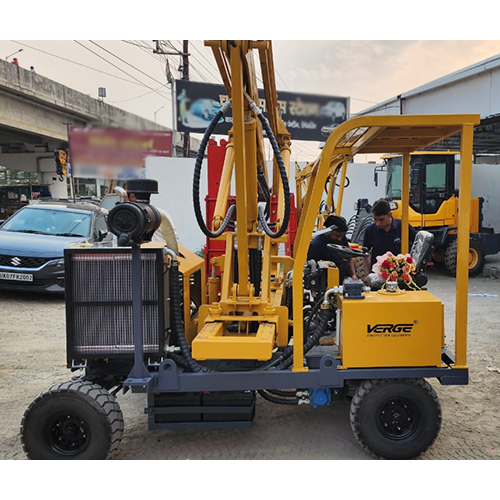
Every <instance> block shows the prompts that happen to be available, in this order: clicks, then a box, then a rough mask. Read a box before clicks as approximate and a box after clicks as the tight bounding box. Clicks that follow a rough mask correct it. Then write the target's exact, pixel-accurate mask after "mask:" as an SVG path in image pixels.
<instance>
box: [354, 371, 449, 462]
mask: <svg viewBox="0 0 500 500" xmlns="http://www.w3.org/2000/svg"><path fill="white" fill-rule="evenodd" d="M401 398H403V399H404V400H406V401H409V402H410V403H411V406H413V415H414V417H415V424H414V428H413V429H412V430H411V432H409V435H407V436H399V438H398V439H396V438H393V437H388V436H386V435H384V433H383V432H382V431H381V424H380V420H381V410H382V408H384V407H385V405H387V404H388V402H390V401H394V400H395V399H401ZM441 422H442V414H441V404H440V402H439V399H438V397H437V394H436V392H435V391H434V389H433V388H432V387H431V386H430V385H429V383H428V382H426V381H425V380H424V379H394V380H387V379H385V380H364V381H363V383H362V384H361V385H360V386H359V387H358V390H357V392H356V394H355V396H354V398H353V399H352V402H351V410H350V423H351V429H352V431H353V433H354V436H355V437H356V439H357V441H358V442H359V444H360V445H361V446H362V448H363V449H364V450H365V451H367V452H369V453H371V454H372V455H374V456H375V457H377V458H385V459H391V460H402V459H412V458H416V457H418V456H419V455H420V454H422V453H423V452H424V451H425V450H427V449H428V448H429V447H430V446H431V445H432V444H433V443H434V441H435V439H436V438H437V436H438V434H439V431H440V429H441Z"/></svg>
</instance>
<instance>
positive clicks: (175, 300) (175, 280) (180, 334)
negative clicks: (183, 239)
mask: <svg viewBox="0 0 500 500" xmlns="http://www.w3.org/2000/svg"><path fill="white" fill-rule="evenodd" d="M179 278H180V272H179V262H178V261H177V259H172V264H171V266H170V300H171V301H172V321H173V329H174V332H175V335H176V338H177V342H179V346H180V348H181V352H182V354H183V356H184V360H185V364H186V365H187V366H188V367H189V369H190V370H191V371H193V372H209V371H211V370H209V369H208V368H205V367H204V366H202V365H200V364H198V363H197V362H196V361H195V360H194V359H193V358H192V357H191V351H190V349H189V346H188V345H187V342H186V334H185V332H184V323H183V321H182V309H181V300H180V291H179ZM174 361H175V359H174ZM176 362H177V361H176Z"/></svg>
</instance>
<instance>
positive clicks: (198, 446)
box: [0, 258, 500, 460]
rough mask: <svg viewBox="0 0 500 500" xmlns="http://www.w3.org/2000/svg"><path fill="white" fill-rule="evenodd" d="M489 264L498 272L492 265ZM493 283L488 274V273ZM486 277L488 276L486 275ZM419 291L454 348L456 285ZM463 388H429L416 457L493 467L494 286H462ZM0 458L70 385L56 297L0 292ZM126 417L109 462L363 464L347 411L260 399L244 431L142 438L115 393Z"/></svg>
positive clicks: (141, 425) (499, 394) (497, 367)
mask: <svg viewBox="0 0 500 500" xmlns="http://www.w3.org/2000/svg"><path fill="white" fill-rule="evenodd" d="M490 263H492V264H493V265H497V266H498V267H499V268H500V265H499V264H500V258H495V259H493V262H491V259H490ZM492 274H493V276H494V275H497V273H492ZM490 276H491V273H490ZM428 289H429V290H430V291H431V292H432V293H434V294H435V295H436V296H437V297H439V298H440V299H441V300H442V301H443V302H444V304H445V324H446V325H445V326H446V332H447V342H448V344H449V345H450V346H451V347H453V335H454V334H453V331H454V321H455V280H454V279H453V278H451V277H449V276H446V275H444V274H443V273H440V272H439V271H436V270H434V271H431V272H430V273H429V284H428ZM469 293H470V294H471V295H470V296H469V335H468V364H469V367H470V382H469V385H467V386H441V385H440V384H439V382H438V381H436V380H431V381H430V382H431V384H432V385H433V387H434V388H435V389H436V391H437V393H438V395H439V398H440V401H441V405H442V409H443V426H442V429H441V433H440V435H439V437H438V439H437V440H436V442H435V443H434V445H433V446H432V448H430V449H429V450H428V451H427V452H426V453H425V454H424V455H423V456H421V459H423V460H438V459H439V460H450V459H451V460H489V459H494V460H498V459H500V417H499V415H500V349H499V348H498V342H499V335H500V307H499V306H500V298H499V295H500V280H499V279H497V278H494V277H485V276H482V277H477V278H472V279H471V280H470V282H469ZM0 345H1V350H0V422H1V424H2V425H1V427H0V459H2V460H24V459H25V458H26V457H25V455H24V453H23V450H22V447H21V443H20V439H19V428H20V423H21V418H22V416H23V413H24V411H25V410H26V408H27V407H28V405H29V404H30V403H31V401H32V400H33V399H34V398H35V397H36V396H37V395H38V394H39V393H40V392H41V391H43V390H45V389H47V388H49V387H50V386H51V385H53V384H55V383H56V382H63V381H66V380H69V379H70V378H71V376H72V374H71V372H70V371H69V370H67V369H66V367H65V366H64V362H65V307H64V299H63V298H62V297H54V296H46V295H35V294H16V293H5V292H0ZM118 402H119V404H120V406H121V408H122V411H123V414H124V419H125V432H124V438H123V441H122V443H121V446H120V450H119V452H118V455H117V456H116V459H117V460H137V459H143V460H158V459H160V460H163V459H176V460H180V459H191V460H193V459H198V460H219V459H223V460H238V459H247V460H248V459H262V460H264V459H273V460H274V459H280V460H293V459H301V460H319V459H327V460H368V459H372V458H371V457H370V456H368V455H367V454H366V453H365V452H364V451H363V450H362V449H361V447H360V446H359V445H358V443H357V442H356V440H355V438H354V435H353V434H352V431H351V429H350V426H349V403H348V402H345V403H337V404H335V405H334V406H331V407H322V408H318V409H314V408H312V407H309V406H300V407H288V406H281V405H273V404H272V403H269V402H267V401H265V400H263V399H262V398H260V397H259V399H258V401H257V409H256V417H255V420H254V424H253V427H252V428H250V429H238V430H206V431H203V430H186V431H154V432H150V431H148V427H147V425H148V424H147V417H146V415H144V407H145V406H146V399H145V396H144V395H141V394H130V393H127V394H125V395H121V394H119V395H118Z"/></svg>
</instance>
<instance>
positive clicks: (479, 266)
mask: <svg viewBox="0 0 500 500" xmlns="http://www.w3.org/2000/svg"><path fill="white" fill-rule="evenodd" d="M457 246H458V243H457V240H454V241H452V242H451V243H450V244H449V245H448V246H447V247H446V250H445V254H444V265H445V267H446V269H447V270H448V272H450V273H451V274H452V275H453V276H455V275H456V274H457ZM471 258H472V259H473V262H472V264H471V263H469V276H477V275H478V274H481V272H482V271H483V268H484V262H485V249H484V247H483V245H482V243H481V242H480V241H479V240H476V239H474V238H470V240H469V260H470V259H471ZM471 266H472V267H471Z"/></svg>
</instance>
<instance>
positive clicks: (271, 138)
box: [249, 99, 291, 239]
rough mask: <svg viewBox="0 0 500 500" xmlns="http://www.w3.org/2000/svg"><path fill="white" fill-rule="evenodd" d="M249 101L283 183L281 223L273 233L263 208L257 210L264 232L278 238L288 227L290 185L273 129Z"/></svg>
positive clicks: (257, 108) (258, 109) (256, 107)
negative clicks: (264, 133)
mask: <svg viewBox="0 0 500 500" xmlns="http://www.w3.org/2000/svg"><path fill="white" fill-rule="evenodd" d="M249 102H250V107H251V108H252V111H253V112H254V113H255V114H256V115H257V118H258V119H259V120H260V122H261V124H262V127H263V129H264V130H265V132H266V134H267V137H268V139H269V141H270V143H271V147H272V148H273V152H274V156H275V157H276V162H277V164H278V168H279V171H280V176H281V182H282V184H283V193H284V198H285V214H284V215H283V223H282V224H281V227H280V228H279V230H278V231H277V232H276V233H273V232H272V231H271V228H270V227H269V225H268V223H267V221H266V216H265V214H264V210H263V208H262V207H259V209H258V212H259V221H260V223H261V225H262V229H264V232H265V233H266V234H267V235H268V236H269V237H270V238H273V239H276V238H279V237H280V236H283V234H285V231H286V230H287V228H288V222H289V221H290V204H291V201H290V186H289V184H288V176H287V175H286V168H285V164H284V162H283V158H282V157H281V152H280V148H279V146H278V143H277V142H276V139H275V138H274V135H273V131H272V130H271V126H270V125H269V121H268V120H267V118H266V117H265V116H264V115H263V114H262V111H261V110H260V108H259V107H258V106H257V105H256V104H255V103H254V102H253V101H251V100H250V99H249Z"/></svg>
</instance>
